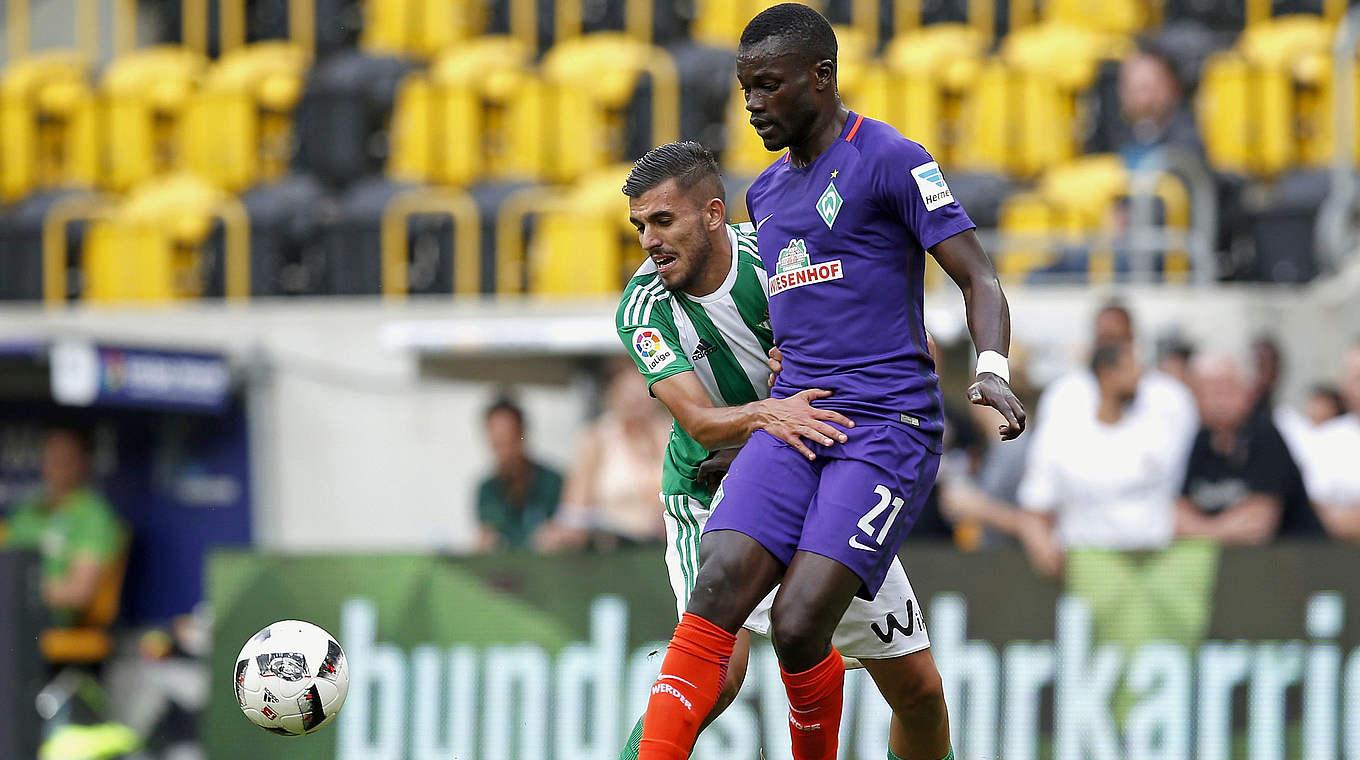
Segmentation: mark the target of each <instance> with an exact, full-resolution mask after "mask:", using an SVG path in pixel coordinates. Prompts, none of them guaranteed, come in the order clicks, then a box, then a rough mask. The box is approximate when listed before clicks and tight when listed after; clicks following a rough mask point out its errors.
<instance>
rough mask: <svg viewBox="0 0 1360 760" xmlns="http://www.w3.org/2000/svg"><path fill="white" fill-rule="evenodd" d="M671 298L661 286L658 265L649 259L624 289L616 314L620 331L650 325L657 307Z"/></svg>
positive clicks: (616, 321) (616, 322) (615, 320)
mask: <svg viewBox="0 0 1360 760" xmlns="http://www.w3.org/2000/svg"><path fill="white" fill-rule="evenodd" d="M670 297H671V294H670V293H669V292H668V291H667V290H666V288H665V286H663V285H662V284H661V275H659V274H657V271H656V265H655V264H653V263H652V261H651V259H648V260H647V261H646V262H645V263H644V264H643V265H642V266H641V267H640V268H639V269H638V271H637V272H636V273H635V274H634V275H633V276H632V278H630V279H629V280H628V284H627V285H625V286H624V287H623V295H622V296H620V297H619V308H618V310H617V311H615V312H614V322H615V324H616V325H617V326H618V328H619V329H620V330H622V329H624V328H626V327H641V326H643V325H646V324H650V320H651V315H652V313H653V311H654V308H655V306H656V305H657V304H658V303H660V302H662V301H665V300H666V299H668V298H670Z"/></svg>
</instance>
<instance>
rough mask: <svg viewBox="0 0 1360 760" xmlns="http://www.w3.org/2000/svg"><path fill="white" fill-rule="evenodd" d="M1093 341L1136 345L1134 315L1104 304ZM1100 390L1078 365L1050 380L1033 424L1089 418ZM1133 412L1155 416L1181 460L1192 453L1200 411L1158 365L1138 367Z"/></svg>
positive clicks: (1036, 427) (1187, 392)
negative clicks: (1171, 438) (1069, 418)
mask: <svg viewBox="0 0 1360 760" xmlns="http://www.w3.org/2000/svg"><path fill="white" fill-rule="evenodd" d="M1094 328H1095V329H1094V333H1095V335H1094V337H1095V343H1094V345H1096V346H1103V345H1109V344H1113V343H1122V344H1125V345H1128V346H1131V347H1132V346H1134V344H1135V335H1134V327H1133V316H1132V315H1131V314H1130V313H1129V310H1128V308H1127V307H1125V306H1124V305H1123V304H1121V303H1119V302H1117V301H1111V302H1109V303H1106V304H1105V305H1104V306H1102V307H1101V308H1100V310H1099V311H1097V312H1096V316H1095V324H1094ZM1099 397H1100V390H1099V388H1098V387H1097V384H1096V378H1095V375H1094V374H1092V373H1091V371H1090V370H1089V369H1082V370H1080V371H1077V372H1072V373H1070V374H1068V375H1064V376H1062V377H1060V378H1058V379H1057V380H1055V381H1053V382H1052V383H1051V384H1049V386H1048V388H1047V389H1046V390H1045V391H1044V394H1043V396H1042V397H1040V399H1039V405H1038V408H1037V409H1036V410H1035V416H1034V422H1033V428H1034V430H1036V431H1040V430H1043V428H1044V427H1045V426H1046V425H1047V424H1048V423H1050V422H1052V421H1054V419H1055V418H1057V417H1060V416H1065V415H1069V414H1075V415H1077V416H1078V417H1081V418H1087V419H1089V418H1090V416H1091V415H1092V414H1094V413H1095V407H1096V404H1097V403H1098V402H1099ZM1131 411H1132V412H1134V413H1136V414H1137V415H1138V416H1148V417H1152V418H1156V419H1157V420H1158V421H1159V424H1161V425H1163V426H1165V427H1166V428H1167V430H1168V431H1169V432H1170V433H1171V435H1172V436H1173V439H1174V441H1173V445H1176V446H1179V447H1180V449H1179V451H1178V452H1177V453H1178V454H1179V455H1180V457H1181V461H1182V462H1184V458H1185V456H1188V455H1189V453H1190V444H1191V442H1193V441H1194V438H1195V432H1196V431H1197V430H1198V429H1199V411H1198V409H1197V407H1196V406H1195V398H1194V396H1193V395H1192V394H1191V393H1190V390H1189V389H1188V388H1186V387H1185V385H1184V384H1182V383H1181V382H1180V381H1179V380H1176V379H1175V378H1173V377H1171V376H1170V375H1167V374H1166V373H1164V372H1161V371H1160V370H1157V369H1149V370H1147V371H1145V372H1141V373H1140V375H1139V378H1138V384H1137V393H1136V394H1135V395H1134V397H1133V399H1132V401H1131Z"/></svg>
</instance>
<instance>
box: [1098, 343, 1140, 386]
mask: <svg viewBox="0 0 1360 760" xmlns="http://www.w3.org/2000/svg"><path fill="white" fill-rule="evenodd" d="M1130 350H1131V349H1130V348H1129V345H1128V344H1127V343H1118V342H1115V343H1101V344H1100V345H1098V346H1096V348H1095V350H1094V351H1092V352H1091V374H1093V375H1096V376H1097V377H1099V376H1100V373H1101V372H1104V371H1105V370H1107V369H1110V368H1111V367H1116V366H1118V365H1119V360H1120V359H1122V358H1124V354H1125V352H1127V351H1130Z"/></svg>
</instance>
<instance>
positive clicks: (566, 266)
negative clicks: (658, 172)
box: [527, 164, 642, 296]
mask: <svg viewBox="0 0 1360 760" xmlns="http://www.w3.org/2000/svg"><path fill="white" fill-rule="evenodd" d="M629 168H630V167H629V166H628V165H626V164H625V165H619V164H615V165H613V166H608V167H605V168H603V169H599V170H597V171H595V172H592V173H591V174H590V175H588V176H586V177H583V178H582V179H581V180H580V181H579V182H577V183H576V184H575V185H573V186H572V187H570V188H568V189H567V191H566V192H564V193H563V194H561V195H559V196H557V197H555V198H553V199H551V200H548V201H547V202H546V203H543V204H542V205H540V207H539V208H540V209H541V210H542V213H540V215H539V219H538V228H537V234H536V235H535V236H534V239H533V241H532V242H531V243H530V245H529V248H528V252H527V256H528V275H529V287H530V290H531V291H532V292H534V293H538V294H543V295H553V296H578V295H583V296H590V295H607V294H610V293H617V292H618V290H619V288H620V287H621V286H622V285H623V283H624V282H625V280H626V278H627V276H628V275H629V274H631V273H632V271H633V270H634V269H636V267H637V265H638V264H639V263H640V262H641V260H642V254H641V251H640V250H639V249H638V247H637V232H636V231H635V230H634V229H633V228H632V226H631V225H629V224H628V213H627V211H628V199H627V198H625V197H624V196H623V194H622V193H621V192H619V188H621V187H623V181H624V178H625V177H627V176H628V170H629ZM634 253H636V255H634Z"/></svg>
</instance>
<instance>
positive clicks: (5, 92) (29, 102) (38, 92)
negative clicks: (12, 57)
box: [0, 53, 99, 201]
mask: <svg viewBox="0 0 1360 760" xmlns="http://www.w3.org/2000/svg"><path fill="white" fill-rule="evenodd" d="M89 77H90V71H89V64H88V63H87V62H86V61H85V59H84V58H83V57H82V56H80V55H77V54H73V53H44V54H39V55H35V56H32V57H29V58H25V59H23V60H20V61H17V62H15V63H12V64H10V65H9V66H8V67H7V68H6V69H5V71H4V74H3V75H2V76H0V199H3V200H7V201H12V200H16V199H18V198H20V197H22V196H24V195H26V194H28V193H30V192H33V191H35V190H40V189H54V188H60V187H73V188H79V187H93V186H94V183H95V181H96V179H97V177H98V173H99V144H98V133H97V131H96V129H97V123H98V113H97V103H96V100H95V97H94V93H93V89H92V87H91V86H90V80H89Z"/></svg>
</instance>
